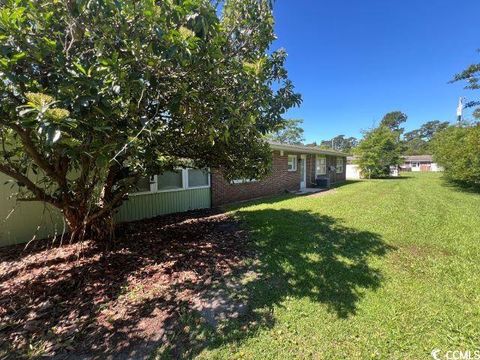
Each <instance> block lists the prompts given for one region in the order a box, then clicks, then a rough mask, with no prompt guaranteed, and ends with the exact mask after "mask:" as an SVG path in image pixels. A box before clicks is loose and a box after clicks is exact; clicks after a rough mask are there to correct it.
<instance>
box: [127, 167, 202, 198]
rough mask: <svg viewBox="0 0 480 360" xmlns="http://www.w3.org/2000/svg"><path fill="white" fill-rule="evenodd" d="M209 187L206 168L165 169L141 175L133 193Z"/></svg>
mask: <svg viewBox="0 0 480 360" xmlns="http://www.w3.org/2000/svg"><path fill="white" fill-rule="evenodd" d="M204 187H210V174H209V171H208V169H179V170H174V171H165V172H164V173H163V174H160V175H155V176H152V177H142V178H140V180H139V181H138V182H137V184H136V187H135V191H134V192H133V194H145V193H149V192H152V193H155V192H166V191H177V190H187V189H196V188H204Z"/></svg>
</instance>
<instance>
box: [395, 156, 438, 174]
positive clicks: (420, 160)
mask: <svg viewBox="0 0 480 360" xmlns="http://www.w3.org/2000/svg"><path fill="white" fill-rule="evenodd" d="M400 171H443V169H442V167H441V166H439V165H438V164H437V163H435V162H434V161H433V157H432V155H411V156H404V157H403V164H402V165H400Z"/></svg>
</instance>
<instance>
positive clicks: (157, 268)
mask: <svg viewBox="0 0 480 360" xmlns="http://www.w3.org/2000/svg"><path fill="white" fill-rule="evenodd" d="M117 233H118V234H121V235H119V236H117V239H116V240H115V242H114V244H113V246H112V248H111V249H110V250H109V251H108V252H107V251H105V250H104V247H103V246H101V245H98V244H96V243H95V242H93V241H86V242H83V243H76V244H68V245H63V246H61V247H60V246H52V245H51V244H50V243H49V242H48V241H43V242H37V243H35V244H33V245H30V246H29V248H27V249H26V250H25V249H24V247H25V245H20V246H11V247H7V248H1V249H0V358H19V357H29V358H32V357H33V358H35V357H40V356H49V357H53V358H59V359H61V358H105V357H107V356H110V357H111V358H115V359H118V358H125V359H127V358H143V357H146V356H148V354H149V353H150V352H151V351H152V350H153V349H155V348H156V347H158V346H159V345H161V344H163V345H164V342H165V341H167V339H168V336H167V335H168V333H169V331H170V332H171V331H174V327H175V326H176V324H177V319H178V316H179V314H180V313H181V311H182V308H185V307H186V308H192V306H193V304H194V303H195V301H196V299H197V298H198V296H199V294H201V293H202V292H203V291H205V289H207V288H209V287H211V286H212V285H211V284H212V283H214V282H218V281H221V280H222V279H225V278H228V276H229V275H230V274H232V272H235V271H236V269H238V268H240V267H241V266H242V262H243V259H244V258H245V256H246V250H245V249H246V246H245V243H246V234H245V233H244V232H243V231H242V230H241V229H240V228H239V227H238V224H237V223H236V222H235V221H234V220H233V219H231V218H230V217H228V216H227V215H225V214H222V213H220V212H216V211H214V210H208V211H197V212H190V213H184V214H177V215H171V216H164V217H158V218H155V219H150V220H145V221H139V222H133V223H128V224H123V225H120V226H119V228H118V229H117ZM173 355H175V354H173Z"/></svg>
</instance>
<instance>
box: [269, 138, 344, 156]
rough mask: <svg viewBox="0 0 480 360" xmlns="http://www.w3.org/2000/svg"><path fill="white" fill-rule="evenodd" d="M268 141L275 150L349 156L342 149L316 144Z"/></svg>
mask: <svg viewBox="0 0 480 360" xmlns="http://www.w3.org/2000/svg"><path fill="white" fill-rule="evenodd" d="M268 143H269V144H270V147H271V148H272V149H273V150H283V151H291V152H298V153H303V154H319V155H334V156H347V154H345V153H342V152H340V151H335V150H325V149H320V148H319V147H316V146H305V145H290V144H283V143H279V142H276V141H268Z"/></svg>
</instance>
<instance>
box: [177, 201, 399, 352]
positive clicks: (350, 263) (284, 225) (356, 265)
mask: <svg viewBox="0 0 480 360" xmlns="http://www.w3.org/2000/svg"><path fill="white" fill-rule="evenodd" d="M237 216H238V217H239V218H240V219H242V220H243V221H245V223H246V224H248V227H249V228H250V229H251V237H252V238H253V240H254V243H253V244H252V246H253V247H254V249H255V257H254V260H253V261H252V265H251V266H249V267H245V268H244V269H241V270H239V271H238V272H239V273H240V274H242V273H243V277H242V276H238V277H237V278H236V281H237V283H242V284H244V285H243V286H242V287H241V288H238V287H235V286H234V287H233V288H232V289H231V291H230V298H229V297H228V296H225V297H224V298H225V299H226V301H227V302H228V301H231V302H234V301H239V302H240V303H241V304H242V305H244V307H245V308H246V309H248V311H245V312H244V313H243V314H242V316H241V317H239V318H235V319H233V320H231V319H230V320H227V321H225V322H224V323H223V324H222V327H218V326H217V327H213V328H212V327H206V326H205V324H204V323H201V322H196V323H195V322H191V321H190V322H189V323H188V327H189V328H190V330H192V329H194V330H193V332H196V333H198V334H202V335H203V336H205V334H208V339H209V340H208V341H205V340H203V341H201V340H199V339H201V338H202V337H194V340H192V338H190V340H189V342H190V348H189V349H190V350H189V351H190V352H189V353H188V354H189V356H191V355H192V351H193V353H194V354H197V353H199V352H201V351H202V350H203V349H205V348H207V349H215V348H218V347H221V346H225V345H228V344H232V343H238V342H241V341H243V340H245V339H246V338H248V337H250V336H255V334H256V333H257V331H258V330H259V329H262V328H271V327H273V326H274V325H275V315H274V312H275V311H274V309H275V307H282V306H283V302H284V301H285V300H287V299H302V298H308V299H310V300H311V301H312V302H315V303H319V304H323V305H325V307H326V309H327V311H329V312H331V313H333V314H335V315H336V316H337V317H338V318H342V319H345V318H349V317H351V316H355V314H356V311H357V307H358V304H359V302H360V301H361V299H362V298H363V296H364V295H365V294H366V293H367V292H369V291H375V290H377V289H378V288H380V286H381V285H382V281H383V275H382V273H381V272H380V270H379V269H377V268H375V267H373V266H372V265H371V264H370V262H371V260H372V259H373V258H375V257H381V256H385V255H386V254H387V253H388V252H389V251H392V250H395V248H394V247H392V246H390V245H387V244H386V243H385V242H383V241H382V239H381V237H380V235H378V234H375V233H372V232H369V231H359V230H356V229H353V228H349V227H346V226H344V225H342V224H341V221H340V220H339V219H335V218H333V217H330V216H326V215H321V214H316V213H312V212H309V211H292V210H289V209H261V210H256V209H253V210H248V209H246V210H240V211H238V212H237ZM245 274H247V276H245ZM245 279H247V281H245ZM248 279H249V280H248ZM232 299H233V300H232ZM235 299H237V300H235ZM184 336H185V334H184ZM172 350H174V352H175V353H176V354H181V353H182V351H181V350H179V348H178V347H177V348H174V349H172Z"/></svg>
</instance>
